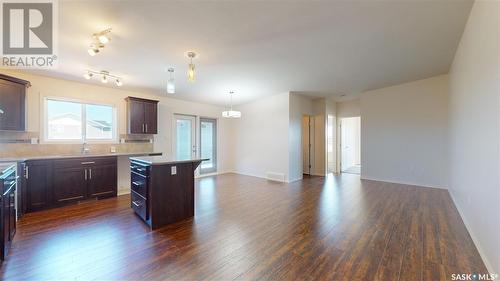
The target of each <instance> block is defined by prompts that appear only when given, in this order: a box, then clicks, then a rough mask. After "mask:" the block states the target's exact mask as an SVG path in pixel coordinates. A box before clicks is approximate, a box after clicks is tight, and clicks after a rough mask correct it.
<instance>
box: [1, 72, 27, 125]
mask: <svg viewBox="0 0 500 281" xmlns="http://www.w3.org/2000/svg"><path fill="white" fill-rule="evenodd" d="M25 90H26V86H24V85H22V84H18V83H13V82H10V81H5V80H0V130H12V131H24V118H25V115H24V111H25V103H24V99H25Z"/></svg>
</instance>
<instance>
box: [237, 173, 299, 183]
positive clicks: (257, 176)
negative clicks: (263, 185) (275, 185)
mask: <svg viewBox="0 0 500 281" xmlns="http://www.w3.org/2000/svg"><path fill="white" fill-rule="evenodd" d="M231 173H233V174H238V175H242V176H249V177H255V178H261V179H265V180H270V179H268V178H267V177H266V176H265V175H256V174H252V173H246V172H239V171H232V172H231ZM276 182H281V181H276ZM284 182H285V183H289V182H290V181H286V180H285V181H284Z"/></svg>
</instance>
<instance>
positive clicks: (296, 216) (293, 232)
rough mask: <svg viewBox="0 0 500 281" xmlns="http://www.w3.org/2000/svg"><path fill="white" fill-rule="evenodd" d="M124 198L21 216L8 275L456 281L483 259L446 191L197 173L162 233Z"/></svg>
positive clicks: (480, 267)
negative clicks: (184, 211) (190, 215)
mask: <svg viewBox="0 0 500 281" xmlns="http://www.w3.org/2000/svg"><path fill="white" fill-rule="evenodd" d="M129 200H130V198H129V196H128V195H127V196H119V197H118V198H112V199H106V200H102V201H98V202H90V203H84V204H81V205H76V206H69V207H64V208H60V209H53V210H48V211H43V212H38V213H32V214H28V215H26V216H25V217H24V218H23V219H22V220H21V221H20V222H19V227H18V232H17V234H16V238H15V241H14V243H13V248H12V250H11V251H10V253H9V256H8V258H7V260H6V261H5V262H4V263H3V265H2V268H1V275H0V277H1V278H0V279H2V280H62V279H66V280H94V279H97V280H160V279H161V280H231V279H243V280H254V279H260V280H322V279H325V280H384V281H387V280H402V281H411V280H451V274H452V273H468V272H482V273H486V272H487V271H486V268H485V266H484V264H483V262H482V261H481V258H480V257H479V254H478V252H477V250H476V248H475V246H474V244H473V242H472V240H471V238H470V237H469V234H468V232H467V230H466V229H465V226H464V224H463V222H462V220H461V219H460V217H459V215H458V213H457V211H456V209H455V207H454V205H453V203H452V201H451V198H450V196H449V195H448V192H447V191H446V190H439V189H430V188H422V187H411V186H402V185H398V184H389V183H381V182H373V181H360V180H359V176H358V175H349V174H343V175H342V176H329V177H327V178H321V177H312V178H307V179H304V180H303V181H299V182H295V183H291V184H281V183H273V182H268V181H266V180H263V179H259V178H254V177H247V176H240V175H235V174H227V175H222V176H217V177H208V178H203V179H200V180H197V181H196V215H195V218H194V219H190V220H187V221H184V222H181V223H177V224H175V225H171V226H167V227H165V228H162V229H159V230H157V231H154V232H153V231H150V230H149V229H148V227H147V226H146V225H145V224H144V223H143V222H142V221H141V220H140V219H139V218H138V217H136V216H135V215H134V213H133V211H132V209H131V208H130V201H129Z"/></svg>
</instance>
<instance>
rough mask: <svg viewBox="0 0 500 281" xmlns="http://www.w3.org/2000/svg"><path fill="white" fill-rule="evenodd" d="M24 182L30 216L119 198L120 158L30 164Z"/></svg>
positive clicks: (39, 161)
mask: <svg viewBox="0 0 500 281" xmlns="http://www.w3.org/2000/svg"><path fill="white" fill-rule="evenodd" d="M24 178H25V181H26V184H25V193H23V196H26V212H34V211H38V210H42V209H47V208H52V207H57V206H62V205H67V204H71V203H75V202H80V201H83V200H87V199H92V198H98V199H101V198H106V197H113V196H116V194H117V158H116V157H114V156H113V157H96V158H91V157H86V158H69V159H56V160H36V161H27V162H26V163H25V173H24ZM21 200H23V199H21Z"/></svg>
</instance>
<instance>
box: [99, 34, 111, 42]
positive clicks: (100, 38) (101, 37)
mask: <svg viewBox="0 0 500 281" xmlns="http://www.w3.org/2000/svg"><path fill="white" fill-rule="evenodd" d="M97 39H98V40H99V42H101V43H102V44H106V43H108V42H109V38H108V36H106V35H99V37H98V38H97Z"/></svg>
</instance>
